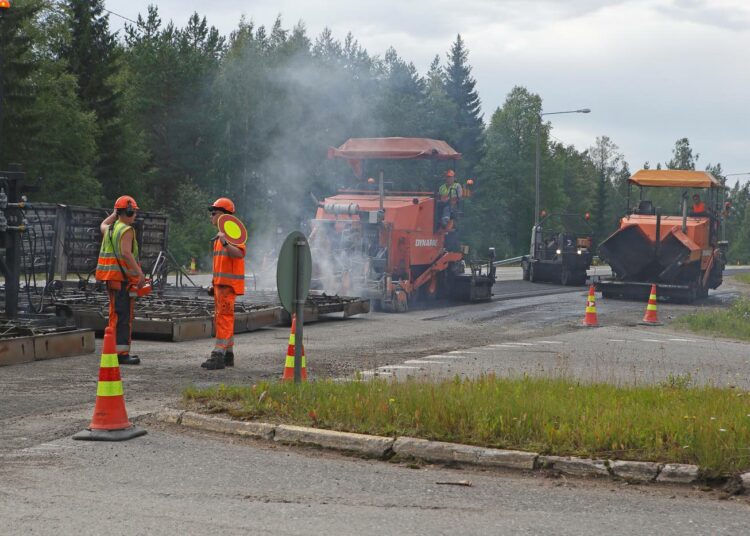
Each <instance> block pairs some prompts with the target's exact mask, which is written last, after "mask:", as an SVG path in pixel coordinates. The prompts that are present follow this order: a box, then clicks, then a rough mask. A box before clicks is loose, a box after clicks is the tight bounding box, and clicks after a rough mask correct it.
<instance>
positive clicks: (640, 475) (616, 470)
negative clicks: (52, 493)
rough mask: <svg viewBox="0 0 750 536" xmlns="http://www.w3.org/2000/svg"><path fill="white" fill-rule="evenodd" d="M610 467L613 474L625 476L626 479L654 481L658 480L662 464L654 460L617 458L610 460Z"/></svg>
mask: <svg viewBox="0 0 750 536" xmlns="http://www.w3.org/2000/svg"><path fill="white" fill-rule="evenodd" d="M609 468H610V470H611V471H612V474H613V475H615V476H617V477H620V478H624V479H625V480H635V481H638V482H653V481H654V480H656V477H657V475H658V474H659V471H660V469H661V468H662V465H661V464H658V463H654V462H629V461H623V460H615V461H611V462H609Z"/></svg>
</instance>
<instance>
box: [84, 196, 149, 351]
mask: <svg viewBox="0 0 750 536" xmlns="http://www.w3.org/2000/svg"><path fill="white" fill-rule="evenodd" d="M137 210H138V204H137V203H136V202H135V199H133V198H132V197H130V196H129V195H123V196H121V197H119V198H117V201H115V207H114V211H113V212H112V214H110V215H109V216H107V217H106V218H105V219H104V220H103V221H102V223H101V225H100V226H99V229H100V230H101V232H102V235H103V238H102V245H101V248H100V250H99V260H98V262H97V266H96V279H97V280H99V281H104V282H105V283H106V284H107V293H108V294H109V327H110V328H112V330H113V331H114V332H115V344H116V347H117V360H118V361H119V362H120V364H121V365H138V364H139V363H140V362H141V360H140V358H139V357H138V356H137V355H130V340H131V333H132V328H133V306H134V304H135V296H136V295H137V294H136V289H138V288H142V287H143V286H144V284H145V282H146V277H145V276H144V274H143V270H142V269H141V266H140V264H139V263H138V241H137V240H136V236H135V229H133V223H134V222H135V218H136V211H137Z"/></svg>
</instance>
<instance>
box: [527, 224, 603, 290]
mask: <svg viewBox="0 0 750 536" xmlns="http://www.w3.org/2000/svg"><path fill="white" fill-rule="evenodd" d="M593 243H594V238H593V232H592V230H591V227H590V226H589V225H588V214H585V215H583V216H582V215H579V214H556V213H552V214H548V215H546V216H544V218H542V219H541V220H540V221H539V223H537V224H536V225H534V227H533V228H532V229H531V247H530V249H529V254H528V255H524V256H523V257H522V258H521V268H522V270H523V279H524V280H525V281H531V282H532V283H533V282H537V281H546V282H551V283H560V284H561V285H583V284H584V283H585V282H586V271H587V270H588V269H589V268H590V267H591V260H592V258H593V251H592V245H593Z"/></svg>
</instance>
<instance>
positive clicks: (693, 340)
mask: <svg viewBox="0 0 750 536" xmlns="http://www.w3.org/2000/svg"><path fill="white" fill-rule="evenodd" d="M667 340H670V341H675V342H695V339H667Z"/></svg>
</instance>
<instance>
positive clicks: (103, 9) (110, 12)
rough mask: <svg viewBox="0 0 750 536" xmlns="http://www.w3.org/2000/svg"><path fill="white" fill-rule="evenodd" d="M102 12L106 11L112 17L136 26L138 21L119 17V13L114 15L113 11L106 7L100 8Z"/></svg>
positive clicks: (122, 16) (123, 16)
mask: <svg viewBox="0 0 750 536" xmlns="http://www.w3.org/2000/svg"><path fill="white" fill-rule="evenodd" d="M102 11H106V12H107V13H109V14H110V15H114V16H115V17H120V18H121V19H125V20H126V21H128V22H132V23H133V24H138V21H136V20H133V19H129V18H128V17H126V16H125V15H120V14H119V13H115V12H114V11H111V10H109V9H107V8H106V7H103V6H102Z"/></svg>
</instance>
